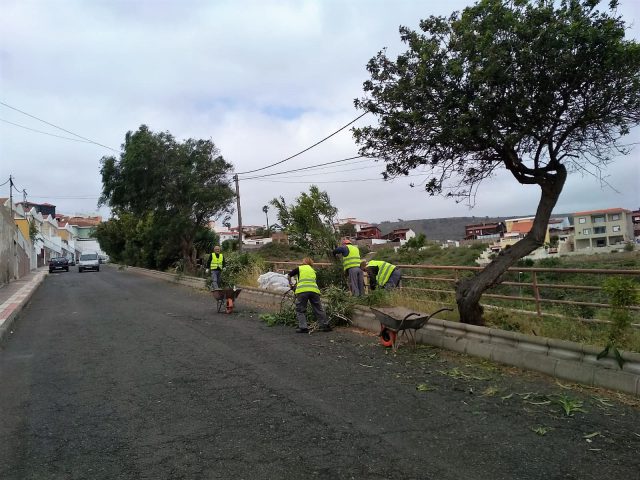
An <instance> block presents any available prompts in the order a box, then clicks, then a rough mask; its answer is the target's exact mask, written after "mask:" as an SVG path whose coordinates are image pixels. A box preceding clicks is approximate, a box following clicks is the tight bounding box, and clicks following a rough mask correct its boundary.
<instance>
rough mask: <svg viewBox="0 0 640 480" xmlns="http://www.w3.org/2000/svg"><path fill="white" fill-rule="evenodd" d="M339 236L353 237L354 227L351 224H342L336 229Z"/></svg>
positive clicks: (354, 234)
mask: <svg viewBox="0 0 640 480" xmlns="http://www.w3.org/2000/svg"><path fill="white" fill-rule="evenodd" d="M338 231H339V232H340V236H342V237H355V236H356V226H355V225H354V224H353V223H344V224H342V225H340V226H339V227H338Z"/></svg>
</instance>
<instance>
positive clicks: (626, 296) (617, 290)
mask: <svg viewBox="0 0 640 480" xmlns="http://www.w3.org/2000/svg"><path fill="white" fill-rule="evenodd" d="M602 289H603V290H604V291H605V293H606V294H607V296H608V297H609V304H610V305H611V310H610V316H609V318H610V320H611V322H612V325H611V330H610V332H609V339H608V342H607V345H606V346H605V348H604V350H602V352H600V353H599V354H598V359H601V358H604V357H606V356H607V355H608V354H609V352H610V351H612V352H613V354H614V356H615V358H616V361H617V362H618V365H619V366H620V368H622V366H623V365H624V359H623V358H622V354H621V353H620V351H619V350H618V346H619V345H620V343H621V342H622V341H623V340H624V337H625V336H626V335H627V333H628V331H629V327H630V326H631V315H630V313H629V307H630V306H631V305H635V304H637V303H638V298H639V295H638V285H637V284H636V283H635V282H633V281H632V280H630V279H628V278H619V277H611V278H608V279H607V280H605V281H604V283H603V285H602Z"/></svg>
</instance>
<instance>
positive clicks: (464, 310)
mask: <svg viewBox="0 0 640 480" xmlns="http://www.w3.org/2000/svg"><path fill="white" fill-rule="evenodd" d="M566 178H567V173H566V169H565V168H564V167H562V165H561V166H560V168H558V170H557V174H555V175H553V176H551V175H549V176H547V177H546V178H545V180H544V182H542V183H541V190H542V193H541V195H540V202H539V203H538V209H537V210H536V216H535V219H534V221H533V226H532V227H531V230H530V231H529V233H528V234H527V235H525V237H524V238H523V239H522V240H520V241H519V242H517V243H515V244H514V245H513V246H512V247H511V248H508V249H506V250H502V251H501V252H500V254H499V255H498V256H497V257H496V258H495V259H494V260H493V261H492V262H491V263H490V264H489V265H487V266H486V268H485V269H484V270H481V271H480V272H478V273H477V274H476V275H474V276H473V277H471V278H466V279H463V280H461V281H460V282H459V283H458V286H457V288H456V303H457V304H458V313H459V314H460V321H461V322H463V323H470V324H473V325H484V319H483V317H482V314H483V311H484V309H483V308H482V305H480V297H481V296H482V294H483V293H484V291H485V290H487V289H488V288H490V287H493V286H495V285H497V284H499V283H500V282H501V277H502V275H503V274H504V273H505V272H506V271H507V270H508V269H509V267H511V266H512V265H513V264H514V263H516V262H517V261H518V260H519V259H521V258H522V257H524V256H525V255H527V254H529V253H531V252H533V251H534V250H535V249H536V248H538V247H541V246H542V245H543V244H544V239H545V236H546V233H547V225H548V224H549V218H550V217H551V212H552V211H553V208H554V207H555V205H556V202H557V201H558V198H559V197H560V193H561V192H562V187H563V186H564V182H565V180H566Z"/></svg>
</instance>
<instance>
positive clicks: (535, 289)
mask: <svg viewBox="0 0 640 480" xmlns="http://www.w3.org/2000/svg"><path fill="white" fill-rule="evenodd" d="M536 273H537V272H533V296H534V297H535V299H536V311H537V312H538V316H539V317H541V316H542V309H541V308H540V290H539V289H538V276H537V275H536Z"/></svg>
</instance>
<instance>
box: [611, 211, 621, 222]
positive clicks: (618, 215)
mask: <svg viewBox="0 0 640 480" xmlns="http://www.w3.org/2000/svg"><path fill="white" fill-rule="evenodd" d="M615 220H620V214H619V213H614V214H613V215H611V221H612V222H613V221H615Z"/></svg>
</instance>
